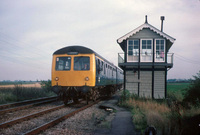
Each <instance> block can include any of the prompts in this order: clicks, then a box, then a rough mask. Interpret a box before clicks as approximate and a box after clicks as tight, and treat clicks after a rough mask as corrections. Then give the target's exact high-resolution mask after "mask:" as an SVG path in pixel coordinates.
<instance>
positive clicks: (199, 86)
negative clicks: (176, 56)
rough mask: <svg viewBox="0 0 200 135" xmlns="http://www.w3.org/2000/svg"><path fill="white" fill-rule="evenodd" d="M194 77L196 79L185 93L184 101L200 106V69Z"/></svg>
mask: <svg viewBox="0 0 200 135" xmlns="http://www.w3.org/2000/svg"><path fill="white" fill-rule="evenodd" d="M193 77H194V80H192V81H191V84H190V86H189V88H188V89H187V91H186V93H185V96H184V99H183V102H187V103H191V104H192V105H194V106H196V107H200V71H199V73H197V75H196V76H193Z"/></svg>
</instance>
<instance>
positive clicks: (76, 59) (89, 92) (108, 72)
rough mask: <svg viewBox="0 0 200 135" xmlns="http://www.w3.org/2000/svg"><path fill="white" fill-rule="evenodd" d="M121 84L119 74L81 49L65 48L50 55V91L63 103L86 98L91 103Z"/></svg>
mask: <svg viewBox="0 0 200 135" xmlns="http://www.w3.org/2000/svg"><path fill="white" fill-rule="evenodd" d="M122 85H123V71H122V70H121V69H120V68H118V67H116V66H114V65H113V64H112V63H110V62H109V61H107V60H106V59H104V58H103V57H101V56H100V55H99V54H97V53H96V52H94V51H93V50H91V49H89V48H86V47H83V46H68V47H64V48H61V49H59V50H57V51H55V52H54V53H53V61H52V89H53V91H54V92H55V93H56V94H58V95H59V97H60V98H61V99H62V100H63V101H64V103H65V104H67V103H68V101H69V100H73V101H74V102H77V101H78V99H79V98H81V97H86V99H87V101H88V100H89V99H90V100H93V101H95V100H96V99H97V98H98V97H99V96H101V95H107V96H108V95H111V94H112V93H113V92H115V91H116V90H117V89H119V88H121V87H122Z"/></svg>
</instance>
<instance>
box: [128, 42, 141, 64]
mask: <svg viewBox="0 0 200 135" xmlns="http://www.w3.org/2000/svg"><path fill="white" fill-rule="evenodd" d="M127 51H128V53H127V62H138V57H139V40H128V45H127Z"/></svg>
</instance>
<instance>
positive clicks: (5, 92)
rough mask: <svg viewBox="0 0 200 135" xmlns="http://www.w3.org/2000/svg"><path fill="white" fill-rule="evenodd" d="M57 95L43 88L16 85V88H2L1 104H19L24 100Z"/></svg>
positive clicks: (0, 92) (0, 93)
mask: <svg viewBox="0 0 200 135" xmlns="http://www.w3.org/2000/svg"><path fill="white" fill-rule="evenodd" d="M54 95H55V94H54V93H53V92H52V91H50V90H48V89H46V88H45V87H43V88H37V87H30V88H29V87H22V85H15V87H14V88H0V104H6V103H11V102H18V101H23V100H30V99H36V98H40V97H49V96H54Z"/></svg>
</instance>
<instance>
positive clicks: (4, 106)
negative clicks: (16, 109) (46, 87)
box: [0, 96, 57, 109]
mask: <svg viewBox="0 0 200 135" xmlns="http://www.w3.org/2000/svg"><path fill="white" fill-rule="evenodd" d="M54 98H57V96H53V97H45V98H38V99H33V100H25V101H21V102H15V103H10V104H3V105H0V109H3V108H8V107H12V106H19V105H24V104H29V103H33V102H39V101H43V100H50V99H54Z"/></svg>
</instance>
